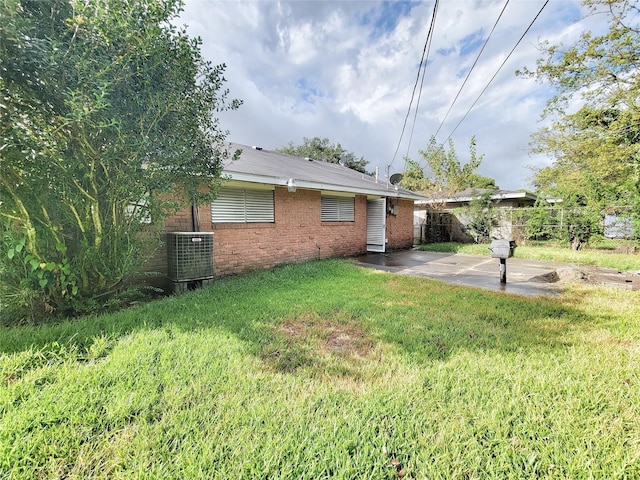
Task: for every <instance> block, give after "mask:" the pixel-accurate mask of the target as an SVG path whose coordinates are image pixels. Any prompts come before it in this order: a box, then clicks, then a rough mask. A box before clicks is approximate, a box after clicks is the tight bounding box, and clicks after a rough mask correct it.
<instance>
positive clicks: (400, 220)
mask: <svg viewBox="0 0 640 480" xmlns="http://www.w3.org/2000/svg"><path fill="white" fill-rule="evenodd" d="M394 205H397V206H398V215H391V214H387V249H388V250H400V249H404V248H411V247H412V246H413V201H412V200H401V199H398V198H388V199H387V210H389V207H390V206H394Z"/></svg>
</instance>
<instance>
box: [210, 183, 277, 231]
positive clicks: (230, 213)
mask: <svg viewBox="0 0 640 480" xmlns="http://www.w3.org/2000/svg"><path fill="white" fill-rule="evenodd" d="M211 221H212V222H213V223H273V222H274V215H273V191H272V190H251V189H245V188H223V189H222V190H221V191H220V193H219V194H218V198H216V199H215V200H214V201H213V202H212V203H211Z"/></svg>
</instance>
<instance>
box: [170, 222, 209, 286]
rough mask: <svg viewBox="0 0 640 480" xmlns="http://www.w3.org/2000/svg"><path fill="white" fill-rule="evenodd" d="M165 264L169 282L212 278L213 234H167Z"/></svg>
mask: <svg viewBox="0 0 640 480" xmlns="http://www.w3.org/2000/svg"><path fill="white" fill-rule="evenodd" d="M167 264H168V277H169V280H171V281H174V282H188V281H192V280H205V279H210V278H213V276H214V269H213V233H212V232H171V233H168V234H167Z"/></svg>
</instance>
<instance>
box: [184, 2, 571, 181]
mask: <svg viewBox="0 0 640 480" xmlns="http://www.w3.org/2000/svg"><path fill="white" fill-rule="evenodd" d="M543 3H544V0H535V1H526V2H524V1H518V2H510V4H509V6H508V7H507V9H506V11H505V14H504V15H503V18H502V19H501V21H500V23H499V24H498V26H497V28H496V30H495V32H494V34H493V37H492V38H491V40H490V42H489V43H488V44H487V46H486V49H485V51H484V52H483V55H482V57H481V58H480V60H479V62H478V64H477V66H476V67H475V69H474V71H473V73H472V74H471V76H470V77H469V80H468V82H467V84H466V85H465V87H464V89H463V91H462V92H461V94H460V97H459V99H458V101H457V102H456V104H455V105H454V107H453V108H452V109H451V113H450V114H449V117H448V118H447V120H446V123H444V125H443V126H442V128H441V131H440V133H439V135H438V140H439V141H443V142H444V141H445V140H446V136H447V135H449V133H451V131H452V130H453V129H454V128H455V126H456V125H457V124H458V122H459V121H460V119H461V118H462V117H463V116H464V115H465V114H466V113H467V111H468V109H469V108H470V106H471V104H472V103H473V102H474V101H475V100H476V99H477V98H478V95H480V92H481V91H482V89H483V88H485V86H486V84H487V82H488V81H489V79H490V78H491V77H492V76H493V74H494V73H495V72H496V70H497V68H498V67H499V65H500V64H501V62H502V61H503V60H504V59H505V57H506V56H507V54H508V53H509V51H510V50H511V48H513V46H514V45H515V43H516V42H517V41H518V39H519V38H520V36H521V35H522V34H523V32H524V30H525V28H526V27H527V26H528V25H529V23H530V22H531V20H532V19H533V17H534V16H535V14H536V13H537V12H538V10H539V9H540V7H541V6H542V4H543ZM503 5H504V2H503V1H484V0H481V1H470V0H447V1H446V2H440V10H439V12H438V15H437V18H436V26H435V35H434V37H433V42H432V45H431V49H430V54H429V65H428V68H427V73H426V77H425V80H424V85H423V88H422V95H421V98H420V108H419V111H418V114H417V116H416V122H415V126H414V127H413V137H412V142H411V146H410V147H409V143H408V140H409V135H410V132H411V129H412V126H413V118H414V112H413V111H412V112H411V114H410V116H409V120H408V122H407V130H406V131H405V135H404V138H403V141H402V143H401V145H400V148H399V153H398V156H397V157H396V159H395V161H394V162H393V166H392V171H401V170H402V169H403V168H404V161H403V160H402V157H403V156H404V155H405V154H406V153H407V151H408V153H409V155H410V156H411V157H412V158H414V159H418V158H419V155H418V150H419V149H423V148H425V147H426V145H427V142H428V140H429V137H430V136H431V135H433V134H434V133H435V132H436V130H437V129H438V127H439V126H440V123H441V122H442V119H443V118H444V115H445V114H446V112H447V110H448V109H449V107H450V105H451V102H452V101H453V98H454V97H455V95H456V94H457V92H458V90H459V88H460V85H462V82H463V81H464V78H465V76H466V74H467V72H468V71H469V69H470V68H471V65H472V64H473V62H474V60H475V58H476V56H477V54H478V51H479V48H480V47H481V46H482V43H483V42H484V40H485V39H486V37H487V35H488V34H489V31H490V30H491V28H492V27H493V25H494V23H495V21H496V18H497V17H498V14H499V12H500V11H501V9H502V7H503ZM432 8H433V2H431V1H428V2H416V1H411V2H379V1H368V0H367V1H348V0H343V1H270V0H255V1H244V0H242V1H218V0H211V1H207V0H187V2H186V6H185V12H184V14H183V15H182V17H181V19H180V22H182V23H186V24H187V25H188V31H189V33H190V34H192V35H198V36H200V37H201V38H202V40H203V45H202V50H203V53H204V55H205V57H206V58H207V59H208V60H211V61H212V62H213V63H226V64H227V72H226V75H225V76H226V78H227V83H226V87H227V88H229V89H230V91H231V96H232V97H234V98H240V99H242V100H243V101H244V105H243V106H242V107H241V108H240V109H239V110H238V111H235V112H225V113H223V114H221V116H220V118H221V122H222V126H223V127H224V128H225V129H228V130H230V132H231V134H230V136H229V139H230V140H232V141H236V142H239V143H245V144H248V145H256V144H259V145H261V146H263V147H265V148H278V147H282V146H285V145H287V144H288V143H289V142H291V141H293V142H294V143H296V144H297V143H300V142H301V141H302V137H314V136H320V137H327V138H329V139H330V140H331V141H332V142H340V143H341V144H342V145H343V146H344V147H345V148H346V149H348V150H351V151H353V152H354V153H355V154H356V155H357V156H358V157H359V156H364V157H365V158H366V159H367V160H368V161H369V162H370V165H369V168H370V170H373V169H374V168H375V167H376V166H379V167H380V168H381V169H382V170H384V169H385V168H386V166H387V165H388V164H389V163H390V162H391V160H392V158H393V155H394V152H395V150H396V148H397V146H398V140H399V138H400V134H401V131H402V125H403V123H404V120H405V117H406V115H407V109H408V106H409V100H410V98H411V93H412V90H413V88H414V83H415V81H416V75H417V68H418V64H419V62H420V57H421V54H422V50H423V47H424V42H425V37H426V33H427V29H428V27H429V23H430V20H431V12H432ZM579 13H580V4H579V1H578V0H562V1H553V2H550V3H549V5H548V6H547V8H546V10H545V11H544V12H543V13H542V15H541V16H540V18H539V19H538V21H537V22H536V24H535V25H534V27H533V28H532V29H531V32H529V34H528V35H527V37H526V38H525V39H524V40H523V41H522V43H521V44H520V45H519V46H518V48H517V49H516V51H515V52H514V54H513V56H512V57H511V58H510V59H509V61H508V62H507V64H506V65H505V66H504V67H503V69H502V71H501V72H500V74H499V75H498V76H497V77H496V79H495V80H494V82H493V83H492V84H491V86H490V87H489V88H488V89H487V91H486V92H485V93H484V95H483V96H482V97H481V98H480V100H479V101H478V102H477V104H476V106H475V108H474V109H473V110H472V111H471V112H470V113H469V114H468V115H467V118H466V119H465V120H464V122H462V123H461V124H460V127H459V128H458V129H457V130H456V131H455V133H454V135H453V136H452V138H453V139H454V141H455V146H456V151H457V153H458V157H459V158H460V159H461V160H463V161H464V160H465V158H466V156H467V155H468V146H469V140H470V138H471V136H472V135H476V137H477V141H478V152H479V153H484V154H485V159H484V161H483V164H482V166H481V168H480V173H482V174H485V175H490V176H492V177H494V178H496V181H497V183H498V184H499V185H500V186H501V187H502V188H510V189H517V188H523V187H526V186H528V177H529V176H530V174H531V172H530V170H528V169H527V168H526V165H528V164H532V163H542V162H547V161H548V160H547V159H542V158H540V157H530V156H529V155H528V154H527V148H528V143H529V136H530V134H531V133H532V132H533V131H535V130H537V129H538V128H539V127H540V124H539V123H537V122H538V118H539V115H540V113H541V111H542V109H543V108H544V105H545V102H546V98H547V97H548V96H549V91H548V88H547V87H546V86H544V85H541V84H539V83H536V82H535V81H533V80H525V79H520V78H517V77H516V76H515V74H514V71H515V70H516V69H518V68H521V67H523V66H528V67H530V68H534V67H535V62H536V59H537V58H538V57H539V55H540V52H539V51H538V50H537V48H536V45H537V43H538V41H539V40H545V39H549V40H550V41H551V42H552V43H557V42H559V41H566V42H568V41H571V40H572V39H574V38H576V35H578V34H579V33H580V32H581V24H575V23H574V22H575V20H576V19H577V18H578V16H579ZM415 100H417V92H416V99H414V102H415ZM414 105H415V103H414Z"/></svg>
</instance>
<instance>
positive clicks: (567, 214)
mask: <svg viewBox="0 0 640 480" xmlns="http://www.w3.org/2000/svg"><path fill="white" fill-rule="evenodd" d="M415 218H416V222H414V223H415V225H414V227H415V230H414V236H415V239H416V243H441V242H462V243H470V242H475V243H488V242H490V241H491V239H494V238H509V239H513V240H516V241H517V242H518V244H520V245H527V244H538V243H541V242H544V243H545V244H554V245H558V246H565V247H571V248H573V249H581V248H590V249H602V250H617V251H621V252H625V253H635V252H636V250H637V251H638V252H639V253H640V223H639V222H638V212H634V211H633V210H632V209H629V208H610V209H608V210H607V211H605V212H593V211H590V210H587V209H584V208H559V207H528V208H493V209H489V210H487V211H485V212H483V214H482V218H478V215H477V213H475V216H474V213H473V212H472V211H471V210H470V209H467V208H464V207H462V208H456V209H452V210H427V211H422V212H416V217H415Z"/></svg>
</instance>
